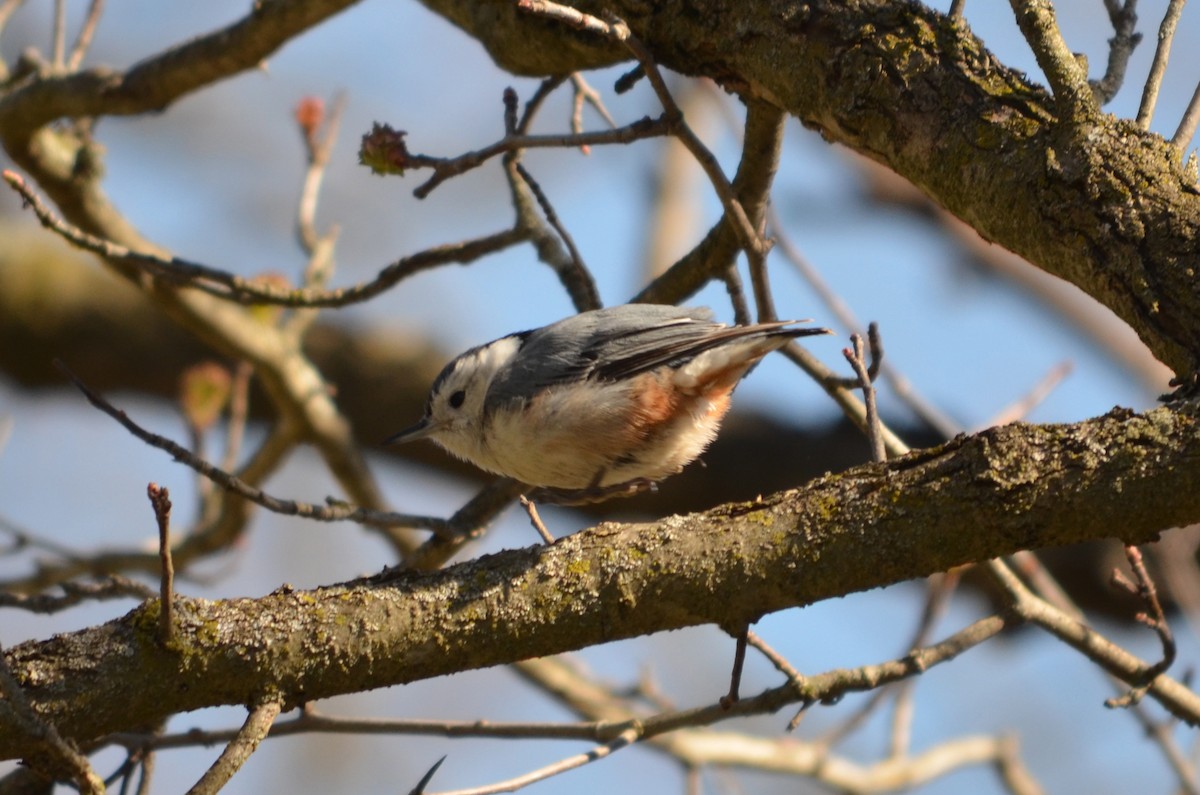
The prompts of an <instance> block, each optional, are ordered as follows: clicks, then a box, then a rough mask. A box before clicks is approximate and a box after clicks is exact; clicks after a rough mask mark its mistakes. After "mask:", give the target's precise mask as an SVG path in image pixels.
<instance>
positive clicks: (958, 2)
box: [948, 0, 967, 19]
mask: <svg viewBox="0 0 1200 795" xmlns="http://www.w3.org/2000/svg"><path fill="white" fill-rule="evenodd" d="M966 5H967V0H951V2H950V11H949V14H948V16H949V17H950V18H951V19H962V17H963V9H964V8H965V7H966Z"/></svg>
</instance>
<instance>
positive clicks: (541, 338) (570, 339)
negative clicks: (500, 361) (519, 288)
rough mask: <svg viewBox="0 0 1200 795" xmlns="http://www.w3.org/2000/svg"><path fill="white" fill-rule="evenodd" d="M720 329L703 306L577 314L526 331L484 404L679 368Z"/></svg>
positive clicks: (628, 306)
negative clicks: (551, 388) (564, 385)
mask: <svg viewBox="0 0 1200 795" xmlns="http://www.w3.org/2000/svg"><path fill="white" fill-rule="evenodd" d="M721 329H722V326H721V324H719V323H716V322H714V321H713V319H712V312H711V311H709V310H708V309H704V308H687V307H677V306H665V305H658V304H624V305H621V306H614V307H610V308H608V309H598V310H595V311H592V312H583V313H581V314H578V315H574V316H572V317H569V318H566V319H564V320H560V321H558V322H557V323H551V324H550V325H549V326H545V327H543V328H540V329H536V330H534V331H532V332H526V334H525V335H523V336H524V344H523V345H522V346H521V350H520V352H519V353H518V354H517V356H516V358H515V359H514V360H513V361H512V363H511V365H510V366H509V367H508V368H507V369H506V372H503V373H501V374H499V375H498V376H497V377H496V379H495V380H494V381H492V385H491V387H490V388H489V389H488V394H487V399H486V401H485V404H484V405H485V406H486V407H488V408H495V407H497V406H500V405H504V404H506V403H508V402H510V401H514V400H527V399H529V398H530V397H532V396H533V395H534V394H536V393H537V392H539V391H540V390H542V389H545V388H546V387H548V386H553V385H554V384H561V383H566V382H570V381H580V380H586V379H592V380H606V381H607V380H616V379H620V378H628V377H630V376H633V375H636V374H637V373H639V372H644V371H646V370H650V369H653V368H655V367H659V366H661V365H663V364H673V363H675V362H678V363H679V364H682V363H683V362H685V361H687V360H688V359H690V358H692V357H693V356H695V355H696V354H697V353H699V352H700V351H701V350H703V349H706V348H707V347H709V346H707V345H704V340H706V339H710V338H711V337H712V336H713V334H714V332H718V331H720V330H721Z"/></svg>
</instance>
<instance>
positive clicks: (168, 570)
mask: <svg viewBox="0 0 1200 795" xmlns="http://www.w3.org/2000/svg"><path fill="white" fill-rule="evenodd" d="M146 494H147V496H148V497H149V498H150V505H151V506H153V507H154V519H155V521H156V522H157V523H158V555H159V558H160V559H161V560H162V577H161V580H160V584H159V591H160V595H159V598H160V605H159V611H158V642H159V643H161V644H162V645H164V646H168V645H170V644H171V642H172V640H174V637H175V624H174V616H173V611H174V601H175V599H174V596H175V566H174V564H172V563H171V495H170V492H168V491H167V490H166V489H165V488H160V487H159V485H158V484H157V483H151V484H150V485H149V486H147V487H146Z"/></svg>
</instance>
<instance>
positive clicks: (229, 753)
mask: <svg viewBox="0 0 1200 795" xmlns="http://www.w3.org/2000/svg"><path fill="white" fill-rule="evenodd" d="M280 709H281V704H280V702H279V701H275V700H271V701H265V702H263V703H262V704H259V705H258V706H256V707H255V708H254V709H252V710H250V714H249V715H247V716H246V722H245V723H243V724H242V728H241V729H240V730H239V731H238V733H237V737H235V738H234V739H232V740H230V742H229V744H228V745H227V746H225V750H224V751H222V752H221V755H220V756H219V757H217V761H215V762H213V764H212V767H210V768H209V769H208V770H206V771H205V773H204V775H203V776H202V777H201V778H200V780H199V781H197V782H196V784H195V786H193V787H192V788H191V789H189V790H188V795H216V793H217V792H219V791H220V790H221V788H222V787H224V786H225V784H227V783H228V782H229V779H231V778H232V777H233V774H234V773H236V772H238V770H240V769H241V767H242V765H244V764H245V763H246V760H247V759H249V758H250V755H251V754H253V753H254V752H255V750H257V749H258V744H259V743H261V742H262V740H263V738H264V737H266V736H267V732H269V731H270V730H271V724H272V723H274V722H275V718H276V716H278V715H279V710H280Z"/></svg>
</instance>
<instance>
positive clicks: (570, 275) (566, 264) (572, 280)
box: [511, 160, 602, 312]
mask: <svg viewBox="0 0 1200 795" xmlns="http://www.w3.org/2000/svg"><path fill="white" fill-rule="evenodd" d="M511 167H512V169H513V170H514V171H515V173H516V175H517V176H518V177H519V178H520V180H521V181H522V183H524V185H525V187H526V188H528V189H529V191H530V192H531V193H532V194H533V196H534V198H535V199H536V200H537V203H538V206H539V207H541V208H542V213H543V214H544V215H545V217H546V222H547V223H549V224H550V226H551V228H553V229H554V231H555V232H556V233H557V234H558V238H559V240H561V241H562V243H563V245H565V246H566V248H567V253H568V256H567V257H551V256H550V255H549V252H547V251H545V250H543V249H544V247H543V246H538V255H539V257H540V258H541V259H542V260H544V261H548V262H549V264H550V265H551V267H553V268H554V271H555V273H557V274H558V277H559V281H560V282H562V284H563V286H564V287H566V288H567V292H568V293H569V294H570V296H571V300H572V302H573V303H574V304H575V308H576V310H578V311H580V312H584V311H587V310H589V309H599V308H600V307H601V306H602V303H601V301H600V290H599V288H598V287H597V286H596V280H595V279H594V278H593V277H592V274H591V272H590V271H589V270H588V268H587V265H586V264H585V263H584V261H583V256H582V255H581V254H580V253H579V249H578V248H576V246H575V240H574V238H572V237H571V233H570V232H568V231H567V228H566V226H565V225H564V224H563V223H562V221H561V220H560V219H559V217H558V213H556V212H555V211H554V206H553V205H552V204H550V199H549V198H548V197H547V196H546V194H545V192H543V191H542V187H541V185H539V184H538V182H537V180H535V179H534V178H533V175H532V174H530V173H529V171H528V170H527V169H526V168H525V167H524V166H523V165H521V163H520V162H517V161H515V160H514V161H513V163H512V164H511ZM533 236H534V237H535V239H538V240H540V239H542V238H543V235H542V234H541V232H540V230H539V231H536V232H534V233H533Z"/></svg>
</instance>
